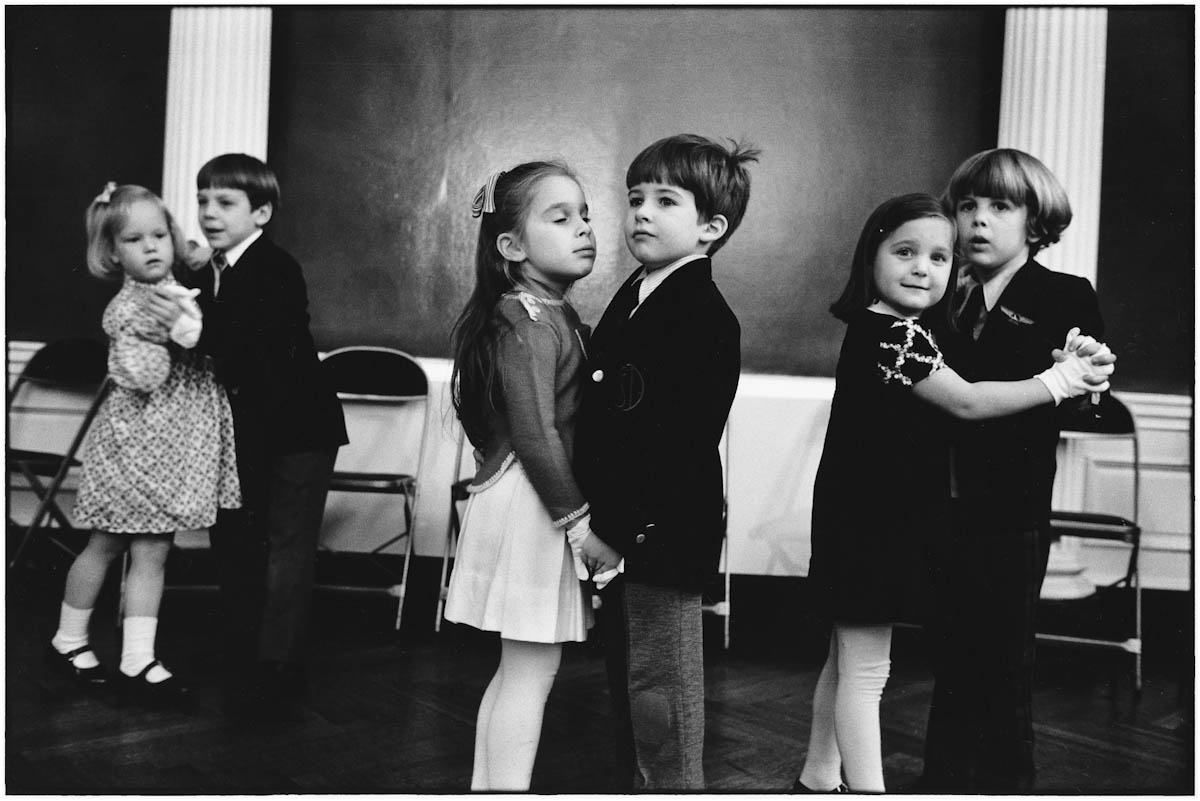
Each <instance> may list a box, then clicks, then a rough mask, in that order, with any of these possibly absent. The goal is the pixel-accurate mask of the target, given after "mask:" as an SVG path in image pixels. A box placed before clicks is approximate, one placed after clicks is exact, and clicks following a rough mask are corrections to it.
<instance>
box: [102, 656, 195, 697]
mask: <svg viewBox="0 0 1200 801" xmlns="http://www.w3.org/2000/svg"><path fill="white" fill-rule="evenodd" d="M155 665H158V666H160V667H162V668H163V669H164V670H165V669H166V666H165V665H163V663H162V662H159V661H158V660H157V659H155V660H154V661H153V662H151V663H150V664H148V665H146V667H144V668H142V672H141V673H139V674H137V675H136V676H127V675H125V674H124V673H122V674H121V676H120V679H121V681H120V685H119V688H120V695H121V698H122V699H123V700H126V701H140V702H145V703H182V702H185V701H187V700H188V699H189V698H190V697H191V691H192V688H191V687H189V686H187V685H186V684H184V683H183V681H182V680H181V679H180V678H179V677H178V676H176V675H172V676H171V677H170V678H169V679H164V680H163V681H159V682H150V681H147V680H146V674H147V673H149V672H150V671H151V670H153V669H154V666H155Z"/></svg>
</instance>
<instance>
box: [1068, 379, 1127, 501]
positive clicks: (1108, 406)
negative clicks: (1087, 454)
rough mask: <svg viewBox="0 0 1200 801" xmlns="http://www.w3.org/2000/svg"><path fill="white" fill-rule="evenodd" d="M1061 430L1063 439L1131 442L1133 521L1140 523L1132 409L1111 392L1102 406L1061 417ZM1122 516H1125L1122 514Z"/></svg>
mask: <svg viewBox="0 0 1200 801" xmlns="http://www.w3.org/2000/svg"><path fill="white" fill-rule="evenodd" d="M1059 426H1060V429H1061V431H1062V435H1063V439H1071V440H1088V439H1093V440H1128V442H1129V447H1130V449H1131V460H1132V470H1133V480H1132V482H1131V483H1132V486H1131V489H1132V509H1131V512H1130V514H1129V519H1130V520H1132V521H1134V522H1135V523H1136V522H1138V521H1139V520H1140V517H1139V514H1138V513H1139V511H1140V510H1139V501H1140V499H1141V464H1140V453H1139V448H1138V431H1137V424H1136V422H1135V420H1134V417H1133V413H1132V412H1131V411H1130V410H1129V407H1128V406H1126V405H1125V404H1124V403H1122V402H1121V400H1120V399H1119V398H1117V397H1116V396H1115V395H1113V394H1112V393H1111V392H1105V393H1103V394H1101V395H1100V400H1099V402H1098V403H1097V402H1096V401H1092V402H1091V403H1090V404H1089V405H1087V406H1085V407H1083V408H1081V409H1077V410H1069V411H1067V413H1065V414H1063V415H1062V416H1061V417H1060V419H1059ZM1109 500H1112V499H1109ZM1122 514H1124V513H1123V512H1122Z"/></svg>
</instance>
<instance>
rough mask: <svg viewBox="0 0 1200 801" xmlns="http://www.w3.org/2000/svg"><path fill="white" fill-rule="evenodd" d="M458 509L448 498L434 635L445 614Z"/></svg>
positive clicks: (439, 627)
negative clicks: (447, 578) (447, 521)
mask: <svg viewBox="0 0 1200 801" xmlns="http://www.w3.org/2000/svg"><path fill="white" fill-rule="evenodd" d="M457 522H458V508H457V507H456V506H455V504H454V498H453V496H451V498H450V522H449V523H448V524H447V525H446V544H445V550H444V551H443V552H442V577H441V579H440V580H439V581H438V602H437V611H436V613H435V615H436V616H435V617H434V620H433V632H434V633H435V634H437V633H439V632H441V630H442V615H444V614H445V612H446V594H447V593H448V592H449V589H450V587H449V585H448V584H447V583H446V576H447V575H448V574H449V573H450V551H451V547H452V545H451V544H452V543H453V542H454V541H455V539H456V537H455V534H456V533H457V531H458V526H457Z"/></svg>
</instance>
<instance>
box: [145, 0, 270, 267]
mask: <svg viewBox="0 0 1200 801" xmlns="http://www.w3.org/2000/svg"><path fill="white" fill-rule="evenodd" d="M270 79H271V9H269V8H228V7H226V8H175V9H172V10H171V41H170V51H169V55H168V64H167V126H166V141H165V143H164V148H163V200H164V201H166V203H167V207H168V208H170V209H171V211H172V212H173V213H174V214H175V217H176V218H177V219H178V220H179V224H180V226H181V227H182V228H183V231H184V235H185V236H187V237H188V238H192V239H196V240H197V241H199V242H201V243H202V242H203V239H202V238H201V237H200V229H199V226H198V225H197V224H196V171H197V170H199V169H200V167H201V166H202V165H203V164H204V162H206V161H208V160H209V159H210V158H212V157H213V156H216V155H219V154H221V153H248V154H250V155H252V156H256V157H258V158H260V159H263V160H265V159H266V157H267V108H268V100H269V98H270Z"/></svg>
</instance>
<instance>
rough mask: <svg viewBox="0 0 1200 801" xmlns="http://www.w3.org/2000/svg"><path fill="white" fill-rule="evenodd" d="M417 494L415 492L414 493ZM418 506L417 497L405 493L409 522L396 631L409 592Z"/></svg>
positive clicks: (406, 514) (402, 615) (407, 519)
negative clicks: (414, 525)
mask: <svg viewBox="0 0 1200 801" xmlns="http://www.w3.org/2000/svg"><path fill="white" fill-rule="evenodd" d="M414 495H415V493H414ZM414 506H416V498H415V497H414V496H410V495H409V494H408V493H405V494H404V520H405V523H406V524H407V534H408V536H407V538H406V541H405V543H404V571H403V572H402V573H401V575H400V601H399V602H398V603H397V604H396V631H399V630H400V621H401V619H402V618H403V617H404V596H405V595H407V594H408V568H409V567H410V566H411V565H412V555H413V533H414V532H413V529H412V520H413V518H414V517H415V516H416V515H415V511H414V509H413V507H414Z"/></svg>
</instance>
